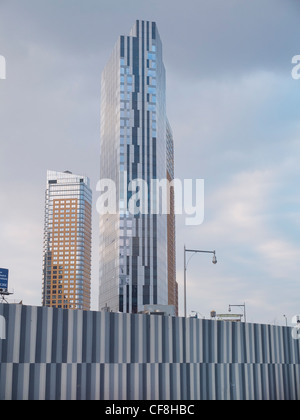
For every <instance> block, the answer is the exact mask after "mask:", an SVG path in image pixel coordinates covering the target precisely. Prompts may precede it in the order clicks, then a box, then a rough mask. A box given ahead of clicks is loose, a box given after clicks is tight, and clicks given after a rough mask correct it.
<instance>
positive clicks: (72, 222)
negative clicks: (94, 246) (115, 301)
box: [42, 171, 92, 310]
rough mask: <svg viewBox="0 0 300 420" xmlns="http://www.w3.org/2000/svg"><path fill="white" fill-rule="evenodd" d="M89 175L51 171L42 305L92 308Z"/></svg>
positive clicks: (45, 234) (46, 203) (47, 189)
mask: <svg viewBox="0 0 300 420" xmlns="http://www.w3.org/2000/svg"><path fill="white" fill-rule="evenodd" d="M89 184H90V181H89V179H88V178H87V177H86V176H81V175H74V174H72V173H71V172H69V171H66V172H54V171H47V187H46V196H45V225H44V259H43V291H42V295H43V296H42V304H43V306H50V307H55V308H65V309H83V310H89V309H90V300H91V297H90V294H91V293H90V289H91V234H92V233H91V218H92V213H91V211H92V191H91V189H90V185H89Z"/></svg>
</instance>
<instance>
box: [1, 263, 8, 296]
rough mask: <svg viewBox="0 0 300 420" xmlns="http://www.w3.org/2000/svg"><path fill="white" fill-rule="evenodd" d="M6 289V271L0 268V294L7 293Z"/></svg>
mask: <svg viewBox="0 0 300 420" xmlns="http://www.w3.org/2000/svg"><path fill="white" fill-rule="evenodd" d="M7 289H8V270H7V269H6V268H0V292H7Z"/></svg>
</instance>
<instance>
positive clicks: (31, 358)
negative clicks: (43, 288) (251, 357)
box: [28, 307, 37, 363]
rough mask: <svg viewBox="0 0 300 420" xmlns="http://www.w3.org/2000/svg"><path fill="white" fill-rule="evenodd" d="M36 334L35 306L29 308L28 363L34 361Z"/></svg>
mask: <svg viewBox="0 0 300 420" xmlns="http://www.w3.org/2000/svg"><path fill="white" fill-rule="evenodd" d="M36 334H37V307H32V308H31V319H30V339H29V340H30V344H29V349H28V351H29V359H28V361H29V362H30V363H34V362H35V356H36V355H35V351H36V346H35V342H36Z"/></svg>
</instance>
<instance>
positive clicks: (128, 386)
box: [0, 304, 300, 400]
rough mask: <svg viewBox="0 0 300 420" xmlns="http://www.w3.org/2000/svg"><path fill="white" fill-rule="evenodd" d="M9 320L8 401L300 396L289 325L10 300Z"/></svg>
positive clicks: (0, 358) (297, 354)
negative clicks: (64, 307) (24, 303)
mask: <svg viewBox="0 0 300 420" xmlns="http://www.w3.org/2000/svg"><path fill="white" fill-rule="evenodd" d="M4 320H5V321H4ZM0 321H1V322H2V324H3V323H4V324H5V335H4V334H3V328H2V337H4V336H5V338H4V339H1V337H0V362H1V363H0V400H3V399H42V400H44V399H64V400H65V399H105V400H107V399H111V400H126V399H127V400H128V399H130V400H143V399H153V400H155V399H163V400H176V399H180V400H185V399H201V400H212V399H213V400H215V399H235V400H239V399H247V400H249V399H274V400H275V399H291V400H298V399H300V340H295V339H293V338H292V335H291V329H290V328H287V327H279V326H271V325H261V324H243V323H229V322H222V321H211V320H199V319H194V318H188V319H184V318H172V317H162V316H155V315H151V316H150V315H133V314H122V313H120V314H116V313H107V312H92V311H91V312H88V311H73V310H61V309H54V308H46V307H30V306H22V305H6V304H0Z"/></svg>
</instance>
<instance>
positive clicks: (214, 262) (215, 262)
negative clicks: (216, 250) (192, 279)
mask: <svg viewBox="0 0 300 420" xmlns="http://www.w3.org/2000/svg"><path fill="white" fill-rule="evenodd" d="M212 263H213V264H217V257H216V254H214V256H213V259H212Z"/></svg>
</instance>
